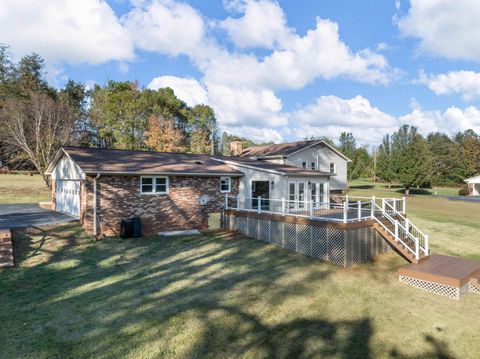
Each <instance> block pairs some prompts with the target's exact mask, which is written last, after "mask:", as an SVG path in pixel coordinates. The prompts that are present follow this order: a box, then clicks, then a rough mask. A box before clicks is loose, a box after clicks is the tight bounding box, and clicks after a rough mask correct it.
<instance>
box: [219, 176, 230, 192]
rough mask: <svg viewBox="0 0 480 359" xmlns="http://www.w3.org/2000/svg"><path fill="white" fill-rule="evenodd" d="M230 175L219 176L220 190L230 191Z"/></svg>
mask: <svg viewBox="0 0 480 359" xmlns="http://www.w3.org/2000/svg"><path fill="white" fill-rule="evenodd" d="M230 180H231V179H230V177H220V192H230V187H231V183H230Z"/></svg>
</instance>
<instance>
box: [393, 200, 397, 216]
mask: <svg viewBox="0 0 480 359" xmlns="http://www.w3.org/2000/svg"><path fill="white" fill-rule="evenodd" d="M396 213H397V199H396V198H394V199H393V214H396Z"/></svg>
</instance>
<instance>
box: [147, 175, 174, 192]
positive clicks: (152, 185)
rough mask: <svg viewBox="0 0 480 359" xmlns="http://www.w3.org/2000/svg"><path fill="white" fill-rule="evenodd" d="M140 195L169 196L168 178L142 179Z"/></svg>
mask: <svg viewBox="0 0 480 359" xmlns="http://www.w3.org/2000/svg"><path fill="white" fill-rule="evenodd" d="M140 193H145V194H167V193H168V177H141V179H140Z"/></svg>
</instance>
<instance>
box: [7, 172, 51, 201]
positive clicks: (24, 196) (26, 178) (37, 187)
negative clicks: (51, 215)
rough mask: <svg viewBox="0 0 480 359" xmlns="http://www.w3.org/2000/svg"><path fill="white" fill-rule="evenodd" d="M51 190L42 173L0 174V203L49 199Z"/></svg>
mask: <svg viewBox="0 0 480 359" xmlns="http://www.w3.org/2000/svg"><path fill="white" fill-rule="evenodd" d="M50 199H51V195H50V190H49V189H48V188H47V186H46V185H45V183H44V182H43V179H42V177H41V176H40V175H33V176H30V175H29V174H0V204H12V203H35V202H40V201H49V200H50Z"/></svg>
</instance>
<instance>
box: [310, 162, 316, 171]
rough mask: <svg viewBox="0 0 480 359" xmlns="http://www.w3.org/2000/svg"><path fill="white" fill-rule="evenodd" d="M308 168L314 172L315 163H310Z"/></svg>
mask: <svg viewBox="0 0 480 359" xmlns="http://www.w3.org/2000/svg"><path fill="white" fill-rule="evenodd" d="M310 168H311V169H312V171H315V169H316V166H315V162H312V163H311V164H310Z"/></svg>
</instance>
